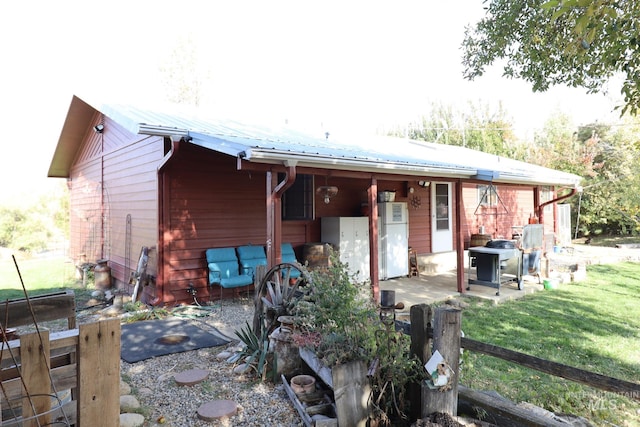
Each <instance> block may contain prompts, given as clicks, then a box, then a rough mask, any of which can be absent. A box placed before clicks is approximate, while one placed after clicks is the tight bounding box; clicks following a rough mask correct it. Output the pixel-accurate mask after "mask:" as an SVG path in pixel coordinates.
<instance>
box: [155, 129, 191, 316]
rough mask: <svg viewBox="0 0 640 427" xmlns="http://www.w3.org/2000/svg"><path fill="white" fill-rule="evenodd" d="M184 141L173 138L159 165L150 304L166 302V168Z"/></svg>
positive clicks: (182, 138) (181, 138)
mask: <svg viewBox="0 0 640 427" xmlns="http://www.w3.org/2000/svg"><path fill="white" fill-rule="evenodd" d="M182 141H184V137H183V136H181V137H180V139H179V140H177V141H176V138H173V137H172V138H171V150H169V152H168V153H167V154H166V155H165V156H164V158H163V159H162V162H161V163H160V165H159V166H158V247H157V253H158V255H157V256H158V266H159V268H158V276H157V277H156V297H155V299H153V300H152V301H150V304H151V305H152V306H156V305H159V304H163V303H164V282H165V268H166V267H165V266H167V265H169V264H168V260H165V259H164V257H165V242H164V231H165V230H164V224H165V221H164V220H165V218H164V216H165V215H164V193H165V192H164V189H165V179H164V169H165V167H166V166H167V164H169V162H171V160H173V158H174V157H175V156H176V154H177V153H178V152H179V151H180V147H181V145H180V144H181V142H182Z"/></svg>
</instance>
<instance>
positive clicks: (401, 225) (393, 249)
mask: <svg viewBox="0 0 640 427" xmlns="http://www.w3.org/2000/svg"><path fill="white" fill-rule="evenodd" d="M378 231H379V236H378V237H379V240H378V257H379V258H378V265H379V268H380V270H379V272H378V274H379V276H380V279H381V280H386V279H391V278H393V277H400V276H406V275H408V274H409V212H408V209H407V203H406V202H387V203H378Z"/></svg>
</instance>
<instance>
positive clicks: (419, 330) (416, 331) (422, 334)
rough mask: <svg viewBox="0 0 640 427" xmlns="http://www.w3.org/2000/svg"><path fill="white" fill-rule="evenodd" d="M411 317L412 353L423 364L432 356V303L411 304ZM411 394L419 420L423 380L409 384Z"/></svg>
mask: <svg viewBox="0 0 640 427" xmlns="http://www.w3.org/2000/svg"><path fill="white" fill-rule="evenodd" d="M409 318H410V320H411V327H410V335H411V346H410V351H411V355H412V356H414V355H415V356H416V357H417V358H418V359H419V360H420V363H421V365H424V364H425V363H426V362H427V361H428V360H429V358H430V357H431V337H433V334H431V335H429V330H430V329H431V323H432V321H433V312H432V308H431V305H429V304H418V305H413V306H411V309H410V310H409ZM409 396H410V398H409V399H410V401H411V402H415V403H416V404H413V405H411V417H412V419H414V420H417V419H419V418H421V417H422V405H418V404H417V402H420V401H421V400H422V384H421V382H415V383H411V384H409Z"/></svg>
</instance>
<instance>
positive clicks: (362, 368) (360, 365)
mask: <svg viewBox="0 0 640 427" xmlns="http://www.w3.org/2000/svg"><path fill="white" fill-rule="evenodd" d="M331 373H332V378H333V396H334V399H335V402H336V415H337V417H338V426H340V427H345V426H347V427H366V426H367V420H368V418H369V415H370V412H371V411H370V406H369V403H368V401H369V395H370V394H371V386H370V384H369V378H367V366H366V364H365V362H363V361H360V360H359V361H354V362H349V363H345V364H342V365H336V366H334V367H333V368H331Z"/></svg>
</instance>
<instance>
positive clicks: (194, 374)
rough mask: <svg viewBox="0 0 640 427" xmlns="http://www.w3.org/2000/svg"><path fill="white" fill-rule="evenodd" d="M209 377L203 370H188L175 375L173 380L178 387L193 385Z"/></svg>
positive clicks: (207, 372)
mask: <svg viewBox="0 0 640 427" xmlns="http://www.w3.org/2000/svg"><path fill="white" fill-rule="evenodd" d="M208 377H209V371H207V370H204V369H190V370H188V371H184V372H180V373H179V374H176V375H175V377H174V379H175V380H176V384H178V385H194V384H198V383H201V382H202V381H204V380H206V379H207V378H208Z"/></svg>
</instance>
